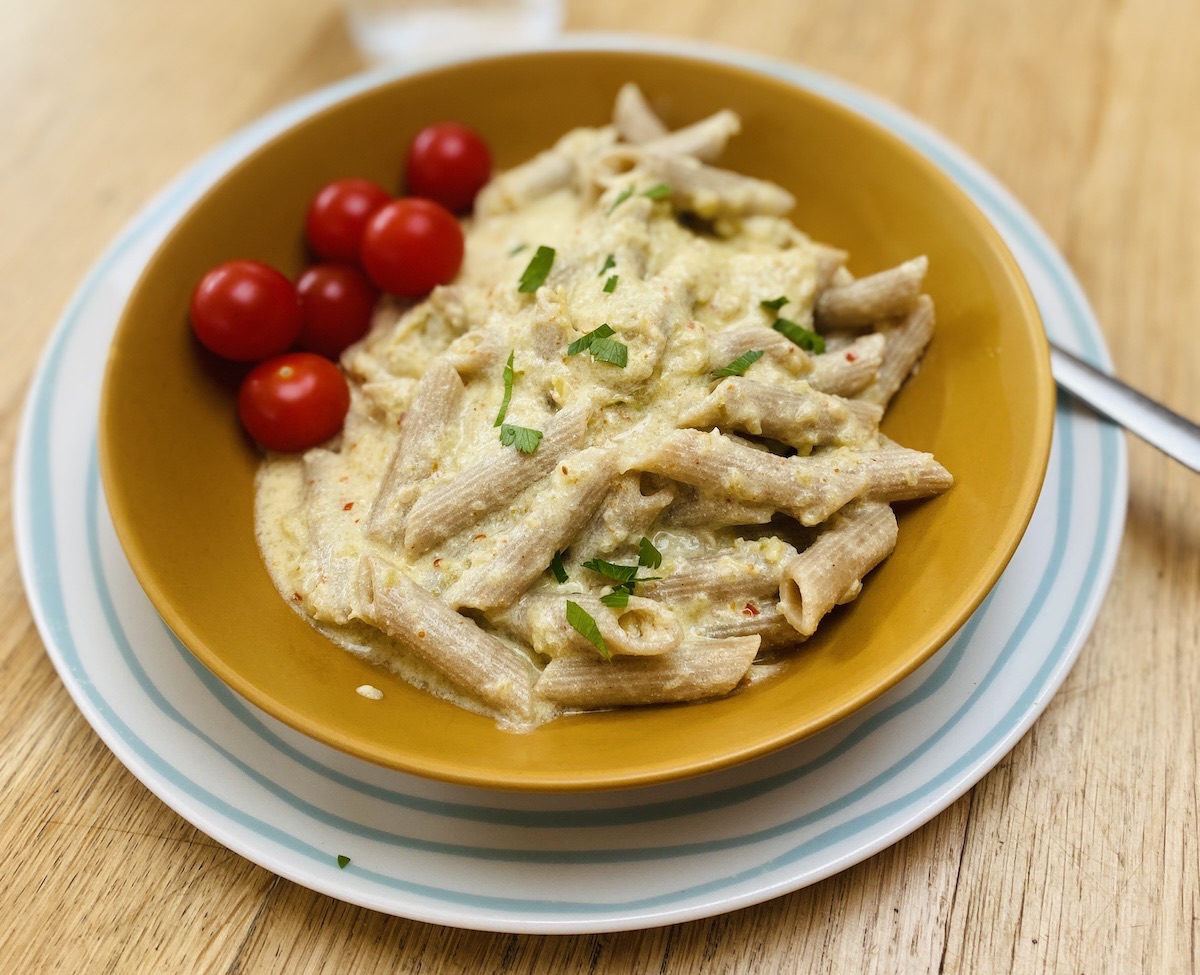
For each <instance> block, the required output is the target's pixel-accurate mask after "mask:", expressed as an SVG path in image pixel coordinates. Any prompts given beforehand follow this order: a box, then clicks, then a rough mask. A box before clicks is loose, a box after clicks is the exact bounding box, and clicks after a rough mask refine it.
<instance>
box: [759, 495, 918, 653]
mask: <svg viewBox="0 0 1200 975" xmlns="http://www.w3.org/2000/svg"><path fill="white" fill-rule="evenodd" d="M895 547H896V516H895V515H894V514H893V513H892V509H891V508H890V507H889V506H888V505H886V504H870V503H863V504H856V505H853V506H852V507H850V508H848V509H847V510H846V511H844V512H842V513H840V514H839V515H838V516H837V517H836V519H835V520H834V522H833V524H832V525H831V527H830V528H828V529H827V530H825V531H824V532H822V533H821V535H820V537H819V538H818V539H817V540H816V541H815V542H813V544H812V545H810V546H809V547H808V548H806V549H805V550H804V551H803V552H801V553H800V554H799V555H797V556H796V557H795V558H794V559H792V561H791V562H790V563H789V564H788V565H787V567H786V568H785V569H784V580H783V584H782V585H781V586H780V590H779V604H780V607H781V609H782V610H783V614H784V616H785V617H787V620H788V622H789V623H791V624H792V626H793V627H795V629H796V630H797V631H798V632H799V633H801V634H802V635H804V636H806V637H807V636H811V635H812V634H813V633H814V632H816V629H817V624H818V623H820V621H821V620H822V619H823V618H824V616H825V615H826V614H827V613H828V612H829V611H830V610H831V609H833V607H834V606H835V605H837V604H839V603H842V602H847V601H849V600H850V599H853V598H854V597H855V596H857V595H858V591H859V589H860V588H861V583H862V577H863V576H865V575H866V574H867V573H868V572H870V571H871V570H872V569H873V568H875V566H877V565H878V564H879V563H880V562H882V561H883V560H884V559H885V558H886V557H887V556H888V555H890V554H891V552H892V549H893V548H895Z"/></svg>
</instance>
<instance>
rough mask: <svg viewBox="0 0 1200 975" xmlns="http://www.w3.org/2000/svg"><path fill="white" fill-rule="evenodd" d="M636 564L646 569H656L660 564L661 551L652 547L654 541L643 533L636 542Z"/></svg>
mask: <svg viewBox="0 0 1200 975" xmlns="http://www.w3.org/2000/svg"><path fill="white" fill-rule="evenodd" d="M638 565H640V566H644V567H645V568H647V569H657V568H658V567H659V566H660V565H662V552H660V551H659V550H658V549H656V548H655V547H654V543H653V542H652V541H650V539H648V538H647V537H646V536H645V535H643V536H642V540H641V541H640V542H638Z"/></svg>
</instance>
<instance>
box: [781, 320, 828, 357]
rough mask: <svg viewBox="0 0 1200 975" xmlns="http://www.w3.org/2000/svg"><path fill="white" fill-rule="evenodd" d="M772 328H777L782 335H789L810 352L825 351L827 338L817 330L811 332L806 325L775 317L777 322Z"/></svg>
mask: <svg viewBox="0 0 1200 975" xmlns="http://www.w3.org/2000/svg"><path fill="white" fill-rule="evenodd" d="M771 328H773V329H775V331H777V332H779V333H780V334H781V335H785V336H787V337H788V338H789V339H791V340H792V341H793V342H795V343H796V344H797V345H798V346H800V348H802V349H807V350H808V351H809V352H824V351H825V339H823V338H822V337H821V336H820V335H818V334H817V333H816V332H810V331H809V330H808V329H807V328H804V326H802V325H797V324H796V323H795V322H790V321H788V320H787V319H786V318H777V319H775V324H774V325H772V326H771Z"/></svg>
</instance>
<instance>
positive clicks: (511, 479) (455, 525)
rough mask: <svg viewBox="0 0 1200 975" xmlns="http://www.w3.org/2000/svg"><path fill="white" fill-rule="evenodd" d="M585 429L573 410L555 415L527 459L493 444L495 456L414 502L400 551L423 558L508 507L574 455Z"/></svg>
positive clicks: (583, 413)
mask: <svg viewBox="0 0 1200 975" xmlns="http://www.w3.org/2000/svg"><path fill="white" fill-rule="evenodd" d="M586 428H587V409H586V408H585V407H578V408H573V409H570V410H563V411H562V412H561V413H557V414H555V416H554V417H553V418H552V419H551V420H550V422H549V423H547V424H546V430H545V434H544V436H543V437H542V440H541V442H540V443H539V444H538V447H537V449H536V450H535V451H534V452H533V453H532V454H523V453H521V452H520V451H517V450H514V449H513V448H511V447H501V446H500V444H499V441H497V444H496V447H497V451H496V453H494V454H491V455H490V456H488V457H485V458H483V459H481V460H477V461H475V462H474V463H472V464H469V465H468V466H467V467H465V468H463V469H462V470H461V471H459V472H458V473H457V474H455V475H453V476H452V477H449V478H448V479H446V480H444V481H441V482H439V483H438V484H437V485H436V486H435V487H433V488H431V489H430V490H428V491H426V492H425V493H424V494H422V495H421V496H420V497H419V498H418V499H417V501H416V503H414V504H413V506H412V508H411V509H410V510H409V514H408V521H407V522H406V524H405V529H404V547H405V549H407V550H408V552H409V553H411V554H413V555H420V554H421V553H422V552H428V551H429V550H430V549H431V548H433V547H434V546H435V545H437V544H438V543H439V542H442V541H444V540H445V539H447V538H450V537H452V536H454V535H457V534H458V533H459V532H461V531H465V530H466V529H467V528H469V527H470V526H471V525H473V524H474V523H475V522H476V521H478V520H479V519H480V518H482V517H483V516H484V515H486V514H487V513H488V512H489V511H494V510H495V509H496V508H498V507H499V506H500V505H502V504H506V503H507V502H509V501H511V500H512V499H513V498H515V497H516V496H517V495H518V494H520V493H521V492H522V491H523V490H525V488H527V487H529V485H531V484H533V483H535V482H537V481H539V480H541V479H542V478H543V477H545V476H546V475H547V474H548V473H549V472H550V470H551V469H552V468H553V467H554V465H555V464H556V463H558V462H559V461H560V460H561V459H562V458H563V457H564V456H565V455H566V454H568V453H569V452H570V451H572V450H573V449H575V448H576V447H577V446H578V445H579V443H580V441H581V440H582V439H583V436H584V432H585V431H586Z"/></svg>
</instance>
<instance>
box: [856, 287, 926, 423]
mask: <svg viewBox="0 0 1200 975" xmlns="http://www.w3.org/2000/svg"><path fill="white" fill-rule="evenodd" d="M933 320H934V311H933V300H932V299H931V298H930V297H929V296H928V295H921V296H920V297H919V298H918V299H917V302H916V304H915V305H914V306H913V309H912V311H910V312H909V313H908V315H906V316H905V318H904V320H903V321H901V322H900V323H898V324H896V325H883V326H881V329H882V333H883V336H884V340H885V343H886V344H885V346H884V356H883V363H882V365H881V366H880V368H879V371H878V372H877V373H876V374H875V379H874V380H873V381H872V382H871V383H870V385H868V386H867V387H866V388H864V389H862V390H861V391H860V392H859V393H858V394H857V395H858V397H859V398H860V399H863V400H865V401H866V402H869V403H877V404H878V405H879V406H887V404H888V402H889V401H890V400H891V398H892V397H893V396H894V395H895V394H896V392H897V391H898V390H899V389H900V387H901V386H902V385H903V384H904V380H906V379H907V378H908V376H909V373H911V372H912V371H913V369H914V368H915V367H916V364H917V363H918V362H919V361H920V359H921V356H922V355H924V353H925V347H926V346H927V345H929V340H930V339H931V338H933V324H934V321H933Z"/></svg>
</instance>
